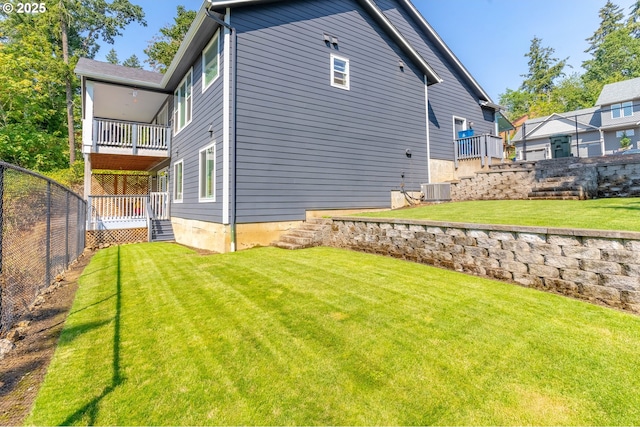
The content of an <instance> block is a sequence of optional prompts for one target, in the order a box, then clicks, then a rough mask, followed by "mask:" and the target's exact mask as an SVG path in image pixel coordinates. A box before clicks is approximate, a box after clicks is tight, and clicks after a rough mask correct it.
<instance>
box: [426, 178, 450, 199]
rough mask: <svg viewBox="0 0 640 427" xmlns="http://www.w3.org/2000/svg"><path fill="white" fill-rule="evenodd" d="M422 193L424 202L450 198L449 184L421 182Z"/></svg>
mask: <svg viewBox="0 0 640 427" xmlns="http://www.w3.org/2000/svg"><path fill="white" fill-rule="evenodd" d="M420 187H421V189H422V193H423V194H424V201H425V202H443V201H447V200H451V184H450V183H448V182H442V183H439V184H422V185H421V186H420Z"/></svg>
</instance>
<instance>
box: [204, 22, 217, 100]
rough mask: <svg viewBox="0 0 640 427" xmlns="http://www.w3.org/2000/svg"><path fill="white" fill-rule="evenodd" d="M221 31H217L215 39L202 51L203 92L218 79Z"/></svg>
mask: <svg viewBox="0 0 640 427" xmlns="http://www.w3.org/2000/svg"><path fill="white" fill-rule="evenodd" d="M219 34H220V30H218V31H216V33H215V34H214V35H213V38H212V39H211V41H210V42H209V44H208V45H207V47H205V48H204V50H203V51H202V91H203V92H204V91H205V90H207V88H208V87H209V86H211V84H212V83H213V82H214V81H215V80H216V79H217V78H218V75H219V74H220V73H219V71H218V63H219V62H220V37H219Z"/></svg>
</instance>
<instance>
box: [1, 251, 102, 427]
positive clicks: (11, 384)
mask: <svg viewBox="0 0 640 427" xmlns="http://www.w3.org/2000/svg"><path fill="white" fill-rule="evenodd" d="M93 253H94V252H92V251H85V252H84V253H83V254H82V255H81V256H80V258H79V259H78V261H76V263H75V264H74V265H73V266H72V267H71V269H69V270H68V271H67V272H66V273H64V277H63V279H62V280H61V281H60V282H57V283H55V284H54V285H52V286H51V287H50V288H48V289H47V290H46V291H45V292H44V293H43V295H42V298H40V299H39V301H38V302H39V304H38V305H37V306H35V307H34V308H33V309H32V311H31V312H29V313H27V314H26V315H24V316H23V317H22V319H20V322H18V324H17V326H16V327H14V329H12V330H11V331H10V332H9V334H12V333H13V335H14V336H19V337H20V339H18V340H17V341H16V342H15V344H16V347H15V348H14V349H13V350H12V351H10V352H9V353H8V354H6V355H5V356H4V358H3V359H2V360H0V425H21V424H22V421H23V420H24V419H25V417H26V416H27V415H28V414H29V411H30V410H31V406H32V405H33V401H34V400H35V398H36V395H37V393H38V390H39V389H40V385H41V384H42V381H43V380H44V376H45V374H46V372H47V367H48V366H49V362H50V361H51V357H52V356H53V353H54V351H55V349H56V345H57V343H58V338H59V337H60V332H62V327H63V326H64V322H65V320H66V318H67V314H68V313H69V310H70V309H71V305H72V303H73V299H74V297H75V294H76V289H77V288H78V278H79V277H80V274H81V273H82V271H83V270H84V268H85V267H86V266H87V264H88V263H89V261H90V260H91V257H92V256H93Z"/></svg>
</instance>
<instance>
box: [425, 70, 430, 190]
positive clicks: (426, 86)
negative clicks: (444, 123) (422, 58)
mask: <svg viewBox="0 0 640 427" xmlns="http://www.w3.org/2000/svg"><path fill="white" fill-rule="evenodd" d="M424 108H425V113H426V117H425V118H426V121H427V183H429V184H431V140H430V139H429V83H428V77H427V75H426V74H425V75H424Z"/></svg>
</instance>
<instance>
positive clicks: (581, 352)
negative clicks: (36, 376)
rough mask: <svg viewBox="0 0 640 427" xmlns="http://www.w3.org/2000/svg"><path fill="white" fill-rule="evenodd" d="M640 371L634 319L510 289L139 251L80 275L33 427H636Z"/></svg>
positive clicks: (267, 256) (335, 259)
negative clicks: (619, 426)
mask: <svg viewBox="0 0 640 427" xmlns="http://www.w3.org/2000/svg"><path fill="white" fill-rule="evenodd" d="M118 277H119V280H118ZM118 308H119V310H118ZM639 365H640V319H639V318H638V317H636V316H632V315H628V314H625V313H621V312H617V311H613V310H608V309H605V308H602V307H597V306H593V305H590V304H586V303H584V302H580V301H575V300H570V299H567V298H563V297H560V296H556V295H551V294H545V293H542V292H537V291H534V290H530V289H525V288H521V287H517V286H513V285H509V284H506V283H501V282H494V281H489V280H484V279H481V278H476V277H471V276H466V275H463V274H458V273H455V272H450V271H445V270H439V269H435V268H432V267H429V266H424V265H419V264H413V263H408V262H404V261H400V260H396V259H390V258H385V257H379V256H374V255H368V254H361V253H355V252H349V251H342V250H337V249H332V248H314V249H309V250H303V251H283V250H278V249H275V248H260V249H254V250H248V251H242V252H239V253H233V254H224V255H210V256H201V255H198V254H196V253H195V252H192V251H190V250H189V249H187V248H184V247H181V246H178V245H172V244H165V243H157V244H139V245H126V246H121V247H119V248H115V247H114V248H109V249H106V250H102V251H100V252H99V253H98V254H96V256H95V257H94V258H93V260H92V262H91V264H90V265H89V266H88V267H87V269H86V270H85V272H84V274H83V276H82V278H81V281H80V288H79V291H78V294H77V297H76V301H75V302H74V307H73V309H72V312H71V314H70V316H69V318H68V320H67V324H66V326H65V331H64V332H63V335H62V337H61V341H60V346H59V348H58V351H57V352H56V355H55V357H54V360H53V361H52V364H51V366H50V370H49V374H48V376H47V378H46V380H45V383H44V385H43V388H42V390H41V392H40V394H39V396H38V399H37V401H36V405H35V408H34V410H33V413H32V414H31V416H30V418H29V419H28V420H27V423H29V424H37V425H44V424H46V425H53V424H56V425H58V424H85V425H86V424H103V425H106V424H110V425H140V424H151V425H169V424H171V425H212V424H218V425H231V424H233V425H239V424H243V425H244V424H255V425H291V424H298V425H300V424H307V425H317V424H323V425H327V424H331V425H344V424H356V425H364V424H366V425H371V424H388V425H395V424H403V425H415V424H421V425H422V424H507V425H515V424H518V425H521V424H540V425H549V424H608V425H615V424H637V423H638V421H639V420H640V394H638V393H637V390H638V388H639V386H640V383H639V379H638V376H637V374H636V367H637V366H639Z"/></svg>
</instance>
